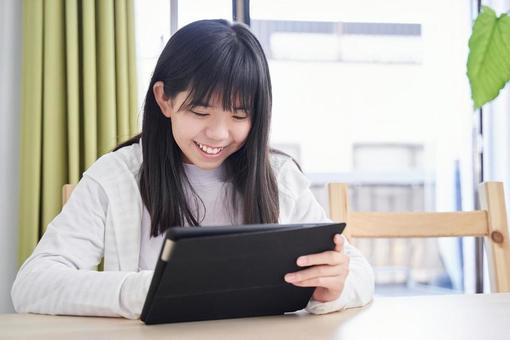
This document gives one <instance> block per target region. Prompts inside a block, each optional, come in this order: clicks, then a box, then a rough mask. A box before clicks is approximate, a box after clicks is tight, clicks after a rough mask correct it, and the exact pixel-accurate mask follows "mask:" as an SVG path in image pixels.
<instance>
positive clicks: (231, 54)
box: [181, 44, 262, 119]
mask: <svg viewBox="0 0 510 340" xmlns="http://www.w3.org/2000/svg"><path fill="white" fill-rule="evenodd" d="M221 47H222V48H218V49H217V50H216V51H214V52H215V53H214V52H213V53H212V55H211V56H210V58H208V59H207V60H206V61H205V62H204V63H203V64H202V65H200V67H198V68H197V70H196V71H195V72H194V73H193V76H192V78H191V79H190V81H189V85H188V86H187V88H188V90H189V91H190V93H189V95H188V98H187V99H186V100H185V101H184V103H183V104H182V106H181V109H191V108H193V107H195V106H212V103H213V101H217V102H218V103H221V106H222V109H223V110H225V111H230V112H236V111H238V110H243V111H245V112H246V113H247V114H248V115H249V116H250V117H251V118H252V119H253V118H254V116H255V114H256V112H257V105H256V102H257V98H258V96H259V95H260V93H261V88H260V87H261V86H262V84H261V83H260V76H259V75H260V73H261V72H262V70H259V67H258V65H257V60H256V58H255V57H253V56H250V55H249V51H248V50H247V49H246V48H243V46H242V44H229V45H228V46H226V47H223V46H221ZM239 70H242V72H240V71H239Z"/></svg>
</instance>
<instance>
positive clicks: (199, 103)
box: [192, 102, 248, 112]
mask: <svg viewBox="0 0 510 340" xmlns="http://www.w3.org/2000/svg"><path fill="white" fill-rule="evenodd" d="M192 106H200V107H211V106H210V105H209V104H206V103H202V102H198V103H195V104H194V105H192ZM234 111H245V112H248V110H246V108H244V107H234Z"/></svg>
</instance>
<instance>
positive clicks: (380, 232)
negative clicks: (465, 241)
mask: <svg viewBox="0 0 510 340" xmlns="http://www.w3.org/2000/svg"><path fill="white" fill-rule="evenodd" d="M328 191H329V208H330V216H331V218H332V219H333V220H334V221H337V222H346V223H347V228H346V231H345V233H347V236H348V237H353V238H357V237H359V238H393V237H451V236H452V237H458V236H483V237H484V242H485V246H486V249H487V263H488V264H489V276H490V283H491V291H492V292H510V243H509V239H508V224H507V216H506V207H505V196H504V191H503V183H502V182H484V183H481V184H480V186H479V193H480V195H479V199H480V206H481V209H482V210H478V211H463V212H357V211H351V210H350V207H349V198H348V186H347V185H346V184H341V183H330V184H329V186H328Z"/></svg>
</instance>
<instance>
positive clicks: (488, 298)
mask: <svg viewBox="0 0 510 340" xmlns="http://www.w3.org/2000/svg"><path fill="white" fill-rule="evenodd" d="M9 338H19V339H88V340H92V339H116V338H123V339H159V338H167V339H168V338H169V339H173V338H175V339H231V338H232V339H349V340H356V339H391V340H394V339H406V340H410V339H431V340H438V339H448V340H453V339H463V340H465V339H476V340H483V339H491V340H497V339H501V340H503V339H506V340H508V339H510V293H501V294H488V295H481V294H480V295H434V296H430V295H428V296H414V297H381V298H375V299H374V301H372V303H370V304H369V305H367V306H365V307H363V308H354V309H349V310H345V311H342V312H337V313H331V314H326V315H310V314H307V313H306V312H303V311H300V312H298V313H294V314H287V315H281V316H267V317H256V318H243V319H229V320H218V321H201V322H187V323H176V324H164V325H155V326H146V325H144V324H143V323H142V322H141V321H140V320H126V319H121V318H99V317H76V316H50V315H36V314H0V339H9Z"/></svg>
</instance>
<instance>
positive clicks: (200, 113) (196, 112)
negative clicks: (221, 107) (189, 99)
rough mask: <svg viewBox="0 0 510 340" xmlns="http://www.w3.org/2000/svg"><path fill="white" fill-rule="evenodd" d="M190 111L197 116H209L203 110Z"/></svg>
mask: <svg viewBox="0 0 510 340" xmlns="http://www.w3.org/2000/svg"><path fill="white" fill-rule="evenodd" d="M190 111H191V112H193V114H195V115H197V116H199V117H207V116H209V114H208V113H205V112H198V111H193V110H190Z"/></svg>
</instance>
